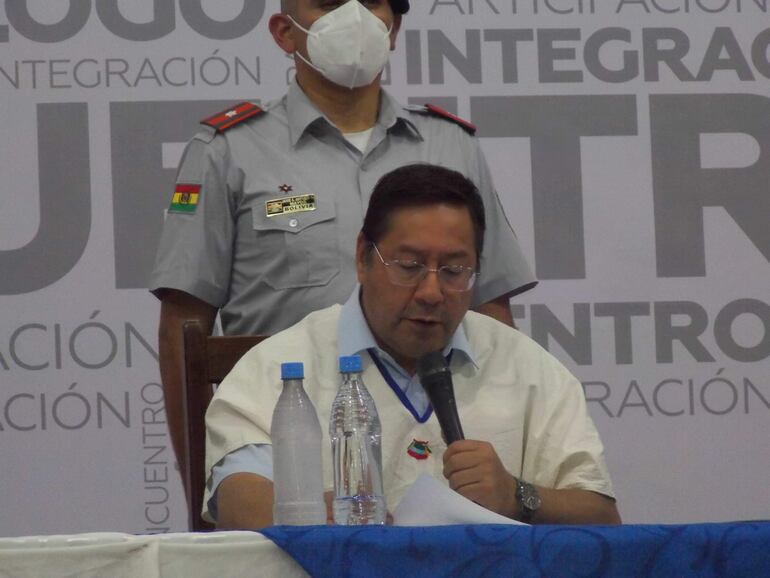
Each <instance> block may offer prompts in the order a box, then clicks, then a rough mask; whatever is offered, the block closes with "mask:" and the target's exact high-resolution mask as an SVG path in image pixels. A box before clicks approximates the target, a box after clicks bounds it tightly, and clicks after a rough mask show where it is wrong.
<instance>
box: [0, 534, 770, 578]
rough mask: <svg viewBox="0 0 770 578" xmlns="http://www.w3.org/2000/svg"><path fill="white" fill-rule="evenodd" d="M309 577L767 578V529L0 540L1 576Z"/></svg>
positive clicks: (86, 536) (93, 536) (769, 546)
mask: <svg viewBox="0 0 770 578" xmlns="http://www.w3.org/2000/svg"><path fill="white" fill-rule="evenodd" d="M268 536H269V538H268ZM276 544H277V545H276ZM279 546H280V547H279ZM283 549H285V551H284V550H283ZM286 552H288V553H289V554H290V555H289V554H287V553H286ZM295 559H296V560H297V561H295ZM303 568H304V570H303ZM305 570H307V572H309V573H310V574H311V575H313V576H321V577H324V576H330V577H331V576H334V577H345V576H367V577H369V576H397V577H398V578H408V577H410V576H420V577H423V576H458V577H459V576H461V577H463V578H469V577H470V578H472V577H476V576H478V577H481V576H527V577H528V576H538V577H542V576H547V577H549V578H550V577H552V576H557V577H558V576H654V577H655V578H658V577H668V576H671V577H673V576H677V577H678V576H715V577H716V576H729V577H731V578H732V577H743V576H745V577H752V578H754V577H757V576H759V577H762V576H769V577H770V523H769V522H737V523H720V524H693V525H667V526H656V525H625V526H616V527H603V526H498V525H474V526H471V525H464V526H443V527H414V528H404V527H349V528H346V527H338V526H337V527H334V526H307V527H296V528H292V527H276V528H269V529H267V530H265V532H264V535H263V534H259V533H256V532H217V533H212V534H166V535H155V536H133V535H128V534H116V533H107V534H82V535H73V536H37V537H26V538H5V539H0V577H1V578H6V577H13V578H32V577H34V578H39V577H41V576H46V577H52V578H54V577H58V576H62V577H63V576H68V577H70V576H77V577H82V578H102V577H110V578H112V577H117V578H122V577H129V576H131V577H133V576H141V577H143V578H155V577H163V578H209V577H211V578H230V577H233V578H235V577H238V578H241V577H252V576H253V577H263V576H264V577H273V576H276V577H277V576H280V577H288V578H294V577H300V576H302V577H305V576H308V573H306V571H305Z"/></svg>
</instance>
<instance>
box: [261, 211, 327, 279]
mask: <svg viewBox="0 0 770 578" xmlns="http://www.w3.org/2000/svg"><path fill="white" fill-rule="evenodd" d="M315 207H316V208H315V209H314V210H312V211H300V212H295V213H285V214H278V215H273V216H271V217H268V216H267V214H266V212H267V211H266V207H265V203H261V206H259V205H257V206H255V207H254V208H253V209H252V211H251V215H252V226H253V229H254V235H255V237H256V242H257V244H258V246H261V247H264V248H265V253H266V254H265V255H264V261H263V263H262V265H263V267H264V269H263V271H264V279H265V282H266V283H267V284H268V285H270V287H272V288H273V289H292V288H297V287H313V286H317V285H326V284H327V283H329V281H331V280H332V279H333V278H334V277H335V276H336V275H337V274H338V273H339V271H340V251H339V246H338V231H337V227H338V226H339V223H338V221H337V214H336V210H335V208H334V203H333V201H332V200H331V199H325V198H321V197H318V196H316V201H315Z"/></svg>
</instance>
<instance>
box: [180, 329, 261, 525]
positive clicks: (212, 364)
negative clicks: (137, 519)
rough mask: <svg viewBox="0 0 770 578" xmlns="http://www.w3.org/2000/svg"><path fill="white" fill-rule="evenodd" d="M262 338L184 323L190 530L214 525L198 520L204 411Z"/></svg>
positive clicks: (203, 475) (203, 470) (202, 478)
mask: <svg viewBox="0 0 770 578" xmlns="http://www.w3.org/2000/svg"><path fill="white" fill-rule="evenodd" d="M266 337H267V336H264V335H239V336H227V337H212V336H211V335H207V334H206V333H205V332H204V331H203V328H202V326H201V325H200V323H198V322H197V321H186V322H185V323H184V326H183V341H184V388H183V397H184V420H185V457H186V462H187V465H186V468H185V471H184V472H182V474H183V476H184V479H185V487H186V488H187V507H188V521H189V524H188V525H189V528H190V530H191V531H193V532H201V531H208V530H212V529H214V526H213V525H212V524H210V523H208V522H206V521H205V520H204V519H203V518H202V517H201V508H202V506H203V491H204V489H205V487H206V478H207V477H208V473H207V472H206V422H205V417H206V408H208V406H209V403H210V402H211V398H212V397H213V395H214V388H215V386H217V385H219V383H220V382H221V381H222V380H223V379H224V378H225V376H226V375H227V374H228V373H230V370H231V369H232V368H233V366H234V365H235V363H236V362H237V361H238V360H239V359H240V358H241V357H242V356H243V354H244V353H246V352H247V351H248V350H249V349H251V348H252V347H254V346H255V345H256V344H257V343H259V342H260V341H262V340H263V339H265V338H266Z"/></svg>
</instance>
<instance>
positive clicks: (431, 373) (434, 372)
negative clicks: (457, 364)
mask: <svg viewBox="0 0 770 578" xmlns="http://www.w3.org/2000/svg"><path fill="white" fill-rule="evenodd" d="M447 374H449V366H448V365H447V362H446V359H445V358H444V355H443V354H442V353H441V352H440V351H431V352H430V353H426V354H425V355H423V356H422V357H420V358H419V359H418V360H417V375H418V376H419V377H420V383H422V385H423V386H425V385H426V383H432V382H433V381H434V380H435V379H436V378H439V379H440V378H441V377H443V376H445V375H447Z"/></svg>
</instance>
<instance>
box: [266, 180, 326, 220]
mask: <svg viewBox="0 0 770 578" xmlns="http://www.w3.org/2000/svg"><path fill="white" fill-rule="evenodd" d="M285 186H287V187H288V185H285ZM315 209H316V204H315V195H313V194H306V195H297V196H296V197H284V198H283V199H273V200H271V201H265V214H266V215H267V216H268V217H276V216H278V215H290V214H292V213H302V212H305V211H315Z"/></svg>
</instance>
